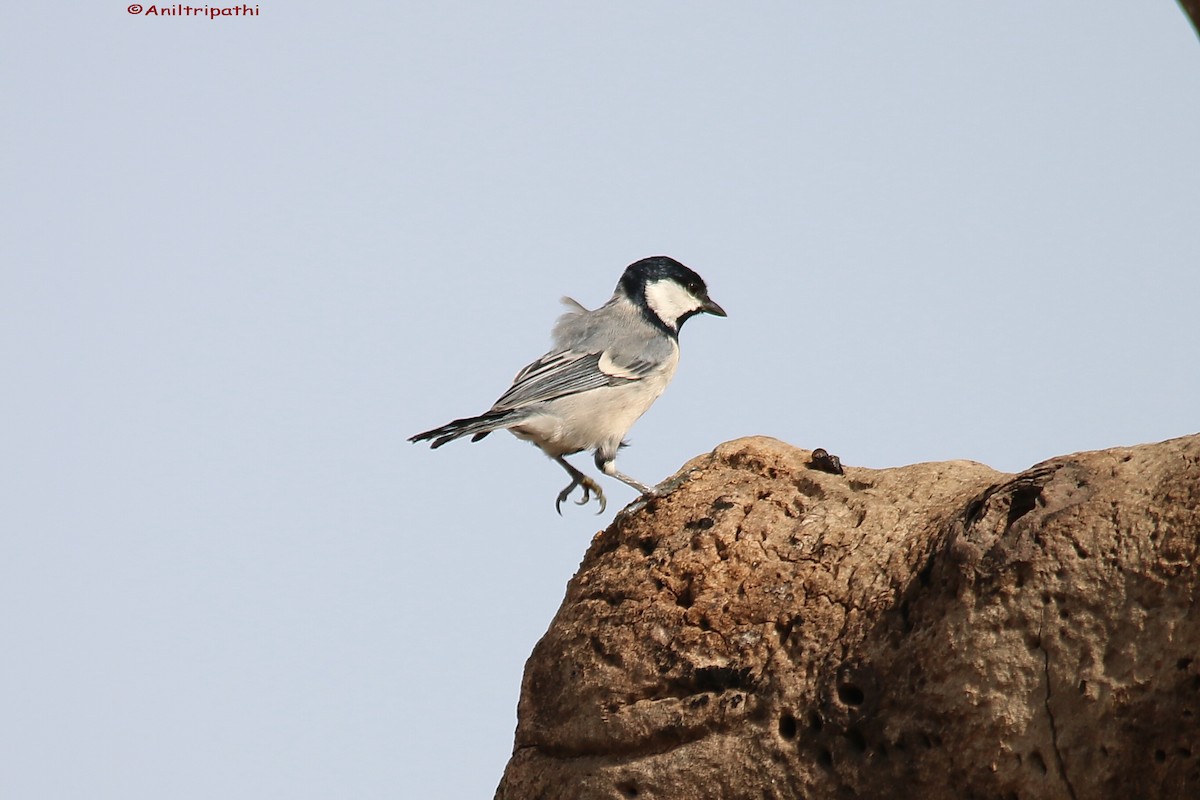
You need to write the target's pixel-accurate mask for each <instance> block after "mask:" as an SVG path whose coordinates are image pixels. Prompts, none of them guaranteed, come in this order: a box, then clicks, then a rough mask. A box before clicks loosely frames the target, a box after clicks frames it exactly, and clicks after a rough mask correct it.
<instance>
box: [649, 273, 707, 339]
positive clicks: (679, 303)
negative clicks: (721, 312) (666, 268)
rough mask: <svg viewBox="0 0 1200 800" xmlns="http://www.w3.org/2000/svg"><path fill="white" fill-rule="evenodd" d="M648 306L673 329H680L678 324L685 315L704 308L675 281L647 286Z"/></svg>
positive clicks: (658, 282)
mask: <svg viewBox="0 0 1200 800" xmlns="http://www.w3.org/2000/svg"><path fill="white" fill-rule="evenodd" d="M646 305H648V306H650V310H651V311H653V312H654V313H655V314H656V315H657V316H658V318H659V319H661V320H662V321H663V322H665V323H667V324H668V325H670V326H671V327H672V328H678V327H679V326H678V324H677V323H678V321H679V318H680V317H682V316H683V315H684V314H689V313H691V312H693V311H699V310H700V308H701V307H702V304H701V302H700V301H699V300H697V299H696V298H695V297H694V296H693V295H692V293H691V292H689V291H688V290H687V289H684V288H683V287H682V286H680V285H679V284H678V283H676V282H675V281H655V282H654V283H648V284H646Z"/></svg>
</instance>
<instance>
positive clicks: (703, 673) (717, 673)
mask: <svg viewBox="0 0 1200 800" xmlns="http://www.w3.org/2000/svg"><path fill="white" fill-rule="evenodd" d="M693 683H694V685H695V687H696V688H697V689H698V690H699V691H701V692H724V691H726V690H727V689H746V690H750V689H753V688H754V686H753V681H751V680H750V668H749V667H700V669H698V670H696V672H695V673H694V677H693Z"/></svg>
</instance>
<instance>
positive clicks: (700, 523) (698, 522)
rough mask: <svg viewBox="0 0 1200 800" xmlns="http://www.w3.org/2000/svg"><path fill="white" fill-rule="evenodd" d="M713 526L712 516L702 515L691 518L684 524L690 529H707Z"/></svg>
mask: <svg viewBox="0 0 1200 800" xmlns="http://www.w3.org/2000/svg"><path fill="white" fill-rule="evenodd" d="M712 526H713V520H712V517H701V518H700V519H694V520H690V521H688V522H685V523H684V524H683V527H684V528H686V529H687V530H689V531H706V530H708V529H709V528H711V527H712Z"/></svg>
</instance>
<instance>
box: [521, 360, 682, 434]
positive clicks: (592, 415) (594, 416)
mask: <svg viewBox="0 0 1200 800" xmlns="http://www.w3.org/2000/svg"><path fill="white" fill-rule="evenodd" d="M675 365H676V360H675V359H672V361H671V363H670V364H668V365H666V368H664V370H663V371H662V372H660V373H658V374H655V375H650V376H647V377H646V378H643V379H642V380H640V381H636V382H634V383H629V384H625V385H622V386H606V387H604V388H601V389H593V390H591V391H589V392H583V393H581V394H576V395H571V396H569V397H563V398H560V399H558V400H552V401H550V402H549V403H547V404H546V406H545V408H544V409H543V413H541V414H538V415H537V416H535V417H530V418H528V419H526V420H523V421H522V422H521V424H520V425H517V426H514V427H512V428H510V429H509V430H511V431H512V433H513V435H514V436H516V437H518V438H520V439H526V440H528V441H531V442H533V443H534V444H536V445H537V446H538V447H540V448H542V449H543V450H545V451H546V453H547V454H549V455H551V456H559V455H566V454H568V453H577V452H579V451H581V450H596V449H604V450H606V451H608V452H611V453H616V450H617V446H618V445H619V444H620V443H621V440H622V439H623V438H625V434H626V433H628V432H629V429H630V428H632V427H633V423H635V422H637V420H638V418H639V417H641V416H642V414H645V413H646V410H647V409H648V408H650V406H651V405H653V404H654V401H655V400H657V399H658V398H659V396H660V395H661V394H662V393H663V390H664V389H666V388H667V384H668V383H670V382H671V378H672V377H673V376H674V374H675Z"/></svg>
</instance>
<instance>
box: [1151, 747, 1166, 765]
mask: <svg viewBox="0 0 1200 800" xmlns="http://www.w3.org/2000/svg"><path fill="white" fill-rule="evenodd" d="M1166 760H1167V754H1166V753H1165V752H1164V751H1162V750H1155V751H1154V762H1155V763H1156V764H1161V763H1163V762H1164V761H1166Z"/></svg>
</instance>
